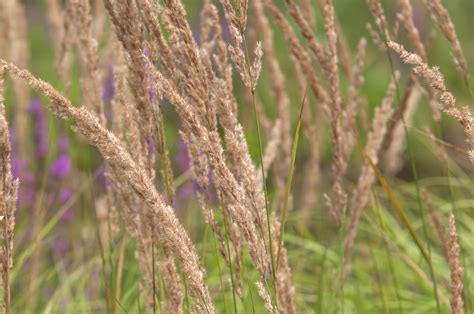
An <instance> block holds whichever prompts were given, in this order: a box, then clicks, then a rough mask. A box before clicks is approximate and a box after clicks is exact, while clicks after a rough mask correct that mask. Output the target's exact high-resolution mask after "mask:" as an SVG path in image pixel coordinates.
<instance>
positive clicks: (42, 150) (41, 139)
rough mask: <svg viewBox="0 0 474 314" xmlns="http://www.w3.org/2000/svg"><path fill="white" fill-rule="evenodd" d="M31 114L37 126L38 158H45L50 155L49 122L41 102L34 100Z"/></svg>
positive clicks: (35, 132) (35, 134)
mask: <svg viewBox="0 0 474 314" xmlns="http://www.w3.org/2000/svg"><path fill="white" fill-rule="evenodd" d="M30 114H31V116H32V118H33V121H34V125H35V130H34V140H35V144H36V156H37V157H39V158H44V157H45V156H46V155H47V154H48V134H47V132H48V126H47V123H48V121H47V119H46V115H45V113H44V111H43V107H42V106H41V103H40V101H39V100H37V99H33V100H32V101H31V102H30Z"/></svg>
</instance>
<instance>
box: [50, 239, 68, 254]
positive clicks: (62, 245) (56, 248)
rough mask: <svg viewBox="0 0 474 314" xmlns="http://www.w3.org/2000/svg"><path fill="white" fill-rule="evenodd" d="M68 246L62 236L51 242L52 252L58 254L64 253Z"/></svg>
mask: <svg viewBox="0 0 474 314" xmlns="http://www.w3.org/2000/svg"><path fill="white" fill-rule="evenodd" d="M68 248H69V245H68V243H67V241H66V240H65V239H63V238H57V239H55V240H54V242H53V252H54V253H56V254H58V255H64V254H65V253H66V252H67V250H68Z"/></svg>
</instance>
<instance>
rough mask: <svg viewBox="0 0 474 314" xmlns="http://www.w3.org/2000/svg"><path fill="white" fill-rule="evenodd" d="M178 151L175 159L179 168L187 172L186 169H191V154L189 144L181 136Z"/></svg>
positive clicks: (178, 141)
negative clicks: (189, 153)
mask: <svg viewBox="0 0 474 314" xmlns="http://www.w3.org/2000/svg"><path fill="white" fill-rule="evenodd" d="M176 144H177V152H176V156H175V161H176V164H177V165H178V168H179V169H180V170H181V171H183V172H185V171H186V170H188V169H189V155H188V145H186V143H185V142H184V141H183V140H182V139H181V138H179V139H178V140H177V143H176Z"/></svg>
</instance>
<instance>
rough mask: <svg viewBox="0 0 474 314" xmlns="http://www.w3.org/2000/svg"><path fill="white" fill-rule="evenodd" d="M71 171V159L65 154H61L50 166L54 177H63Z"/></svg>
mask: <svg viewBox="0 0 474 314" xmlns="http://www.w3.org/2000/svg"><path fill="white" fill-rule="evenodd" d="M70 172H71V159H70V158H69V156H68V155H67V154H61V155H59V157H58V158H57V159H56V160H55V161H54V162H53V164H52V165H51V167H50V173H51V175H52V176H53V177H54V178H64V177H65V176H67V175H68V174H69V173H70Z"/></svg>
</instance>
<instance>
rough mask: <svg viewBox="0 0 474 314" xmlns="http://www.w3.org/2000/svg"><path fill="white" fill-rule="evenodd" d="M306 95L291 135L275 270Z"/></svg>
mask: <svg viewBox="0 0 474 314" xmlns="http://www.w3.org/2000/svg"><path fill="white" fill-rule="evenodd" d="M306 95H307V90H306V91H305V93H304V95H303V100H302V102H301V109H300V115H299V117H298V122H297V124H296V128H295V135H294V137H293V144H292V148H291V161H290V168H289V170H288V180H287V181H286V190H285V198H284V203H283V209H282V211H281V224H280V240H279V243H278V251H277V263H276V267H277V270H278V267H279V265H280V252H281V247H282V244H283V233H284V231H285V223H286V217H287V211H288V199H289V198H290V191H291V183H292V181H293V173H294V170H295V161H296V152H297V149H298V142H299V136H300V129H301V124H302V116H303V109H304V103H305V100H306Z"/></svg>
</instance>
